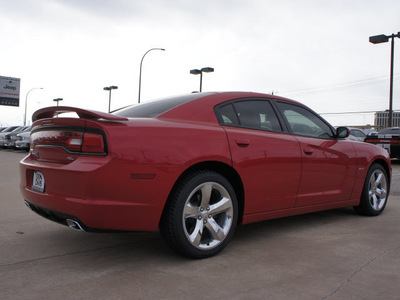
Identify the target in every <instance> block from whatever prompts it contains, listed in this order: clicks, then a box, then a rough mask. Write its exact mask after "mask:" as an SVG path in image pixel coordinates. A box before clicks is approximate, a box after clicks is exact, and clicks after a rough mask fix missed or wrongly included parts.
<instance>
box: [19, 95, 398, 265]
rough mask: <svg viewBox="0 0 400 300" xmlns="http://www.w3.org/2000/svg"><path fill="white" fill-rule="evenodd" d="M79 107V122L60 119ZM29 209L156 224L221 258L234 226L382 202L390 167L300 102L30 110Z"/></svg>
mask: <svg viewBox="0 0 400 300" xmlns="http://www.w3.org/2000/svg"><path fill="white" fill-rule="evenodd" d="M59 112H76V113H77V115H78V118H57V117H55V116H57V115H58V113H59ZM32 120H33V121H34V123H33V125H32V131H31V150H30V152H29V154H28V155H27V156H26V157H25V158H24V159H23V160H22V161H21V162H20V188H21V192H22V196H23V199H24V200H25V204H26V205H27V206H28V208H30V209H31V210H32V211H34V212H35V213H37V214H39V215H40V216H42V217H44V218H47V219H50V220H52V221H55V222H58V223H60V224H63V225H66V226H69V227H70V228H72V229H75V230H84V231H95V232H97V231H107V230H127V231H133V230H134V231H154V232H155V231H157V230H158V229H160V233H161V236H162V237H163V238H164V240H165V241H166V243H167V244H168V245H169V246H170V247H171V248H172V249H174V250H176V251H177V252H179V253H180V254H182V255H185V256H188V257H192V258H205V257H210V256H213V255H215V254H217V253H218V252H219V251H221V250H222V249H223V248H224V247H225V246H226V245H227V244H228V243H229V241H230V239H231V238H232V236H233V234H234V232H235V228H236V226H237V225H238V224H247V223H252V222H257V221H262V220H266V219H272V218H278V217H284V216H290V215H297V214H305V213H310V212H315V211H320V210H326V209H334V208H339V207H354V208H355V210H356V211H357V212H358V213H360V214H363V215H368V216H377V215H379V214H381V213H382V212H383V210H384V208H385V206H386V203H387V199H388V196H389V188H390V180H391V162H390V159H389V155H388V153H387V152H386V151H385V150H384V149H382V148H381V147H377V146H374V145H370V144H367V143H359V142H354V141H351V140H347V139H346V137H347V136H348V134H349V130H348V129H347V128H345V127H339V128H337V129H335V128H333V127H332V126H331V125H330V124H329V123H328V122H326V121H325V120H324V119H323V118H321V117H320V116H319V115H318V114H316V113H315V112H314V111H312V110H311V109H309V108H308V107H306V106H304V105H302V104H301V103H299V102H296V101H294V100H289V99H286V98H282V97H277V96H274V95H266V94H261V93H250V92H222V93H196V94H189V95H184V96H177V97H170V98H166V99H163V100H159V101H153V102H147V103H142V104H140V105H134V106H130V107H126V108H124V109H121V110H118V111H115V112H113V113H112V114H110V113H104V112H98V111H92V110H85V109H80V108H75V107H66V106H60V107H56V106H53V107H47V108H43V109H40V110H38V111H36V112H35V113H34V114H33V117H32Z"/></svg>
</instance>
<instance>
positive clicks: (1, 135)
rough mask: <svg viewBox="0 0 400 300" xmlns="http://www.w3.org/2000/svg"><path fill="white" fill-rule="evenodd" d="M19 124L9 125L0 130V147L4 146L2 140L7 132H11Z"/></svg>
mask: <svg viewBox="0 0 400 300" xmlns="http://www.w3.org/2000/svg"><path fill="white" fill-rule="evenodd" d="M20 127H21V126H10V127H7V128H6V129H4V130H3V131H2V132H0V147H3V146H4V140H5V136H6V134H7V133H10V132H12V131H13V130H15V129H17V128H20Z"/></svg>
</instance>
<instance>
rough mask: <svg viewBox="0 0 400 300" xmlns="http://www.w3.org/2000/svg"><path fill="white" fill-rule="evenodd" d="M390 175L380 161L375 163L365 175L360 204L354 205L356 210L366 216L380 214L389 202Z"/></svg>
mask: <svg viewBox="0 0 400 300" xmlns="http://www.w3.org/2000/svg"><path fill="white" fill-rule="evenodd" d="M389 188H390V177H388V175H387V172H386V170H385V168H384V167H383V166H382V165H381V164H378V163H375V164H373V165H372V166H371V167H370V168H369V170H368V173H367V176H366V177H365V182H364V187H363V192H362V194H361V199H360V204H359V205H358V206H354V209H355V211H356V212H358V213H359V214H361V215H365V216H378V215H380V214H381V213H382V212H383V211H384V209H385V206H386V204H387V202H388V197H389Z"/></svg>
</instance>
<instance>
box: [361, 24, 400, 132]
mask: <svg viewBox="0 0 400 300" xmlns="http://www.w3.org/2000/svg"><path fill="white" fill-rule="evenodd" d="M395 37H398V38H400V32H398V33H397V34H394V33H392V34H391V35H385V34H379V35H374V36H370V37H369V42H370V43H372V44H381V43H387V42H388V41H389V39H392V41H391V52H390V88H389V120H388V124H387V127H392V126H393V65H394V38H395Z"/></svg>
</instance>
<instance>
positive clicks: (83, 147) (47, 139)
mask: <svg viewBox="0 0 400 300" xmlns="http://www.w3.org/2000/svg"><path fill="white" fill-rule="evenodd" d="M31 145H32V149H33V148H35V147H37V146H58V147H62V148H64V149H66V150H68V151H70V152H81V153H82V152H83V153H104V152H105V146H104V139H103V135H102V134H100V133H90V132H81V131H68V130H66V131H56V130H49V131H38V132H34V133H32V135H31Z"/></svg>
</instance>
